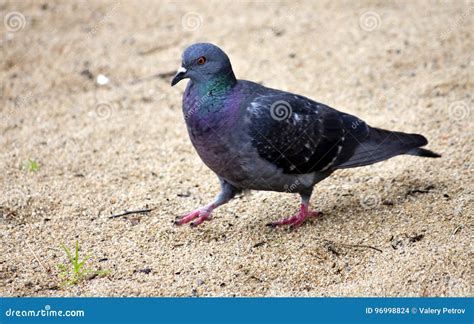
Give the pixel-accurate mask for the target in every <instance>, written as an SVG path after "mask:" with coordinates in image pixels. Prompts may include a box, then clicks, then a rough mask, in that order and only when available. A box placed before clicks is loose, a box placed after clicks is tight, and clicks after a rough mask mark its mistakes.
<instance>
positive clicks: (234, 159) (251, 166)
mask: <svg viewBox="0 0 474 324" xmlns="http://www.w3.org/2000/svg"><path fill="white" fill-rule="evenodd" d="M186 78H187V79H189V81H188V84H187V86H186V90H185V91H184V94H183V101H182V110H183V114H184V119H185V122H186V127H187V131H188V134H189V138H190V140H191V143H192V144H193V146H194V148H195V149H196V151H197V153H198V155H199V157H200V158H201V160H202V161H203V162H204V163H205V164H206V165H207V166H208V167H209V168H210V169H211V170H212V171H213V172H214V173H215V174H216V175H217V177H218V179H219V181H220V187H221V190H220V193H219V194H218V195H217V196H216V198H215V199H214V200H213V201H212V202H211V203H209V204H208V205H206V206H204V207H201V208H199V209H197V210H195V211H193V212H191V213H189V214H186V215H183V216H180V217H178V218H177V220H176V221H175V223H176V224H177V225H182V224H185V223H190V224H191V225H192V226H197V225H199V224H201V223H203V222H204V221H206V220H209V219H210V218H211V213H212V211H213V210H214V209H216V208H217V207H219V206H222V205H223V204H225V203H227V202H229V201H230V200H231V199H232V198H234V197H235V196H236V195H237V194H239V193H241V192H243V191H248V190H266V191H276V192H288V193H298V194H299V195H300V197H301V206H300V209H299V212H298V213H296V214H295V215H293V216H291V217H287V218H284V219H281V220H278V221H274V222H271V223H269V224H267V225H269V226H272V227H276V226H282V225H289V226H291V227H297V226H299V225H301V224H302V223H303V222H304V221H305V220H306V219H308V218H310V217H318V216H320V215H321V213H319V212H316V211H310V209H309V203H310V198H311V194H312V192H313V188H314V186H315V185H316V184H317V183H318V182H320V181H322V180H323V179H325V178H327V177H328V176H330V175H331V174H332V173H333V172H334V171H336V170H338V169H345V168H355V167H361V166H366V165H370V164H373V163H376V162H380V161H384V160H387V159H389V158H391V157H394V156H396V155H401V154H408V155H415V156H421V157H431V158H435V157H440V155H439V154H437V153H435V152H432V151H430V150H427V149H424V148H421V146H424V145H426V144H427V143H428V141H427V140H426V138H425V137H423V136H422V135H419V134H407V133H402V132H396V131H388V130H384V129H380V128H375V127H371V126H369V125H367V124H366V123H365V122H364V121H362V120H360V119H359V118H357V117H355V116H352V115H350V114H347V113H344V112H340V111H338V110H335V109H333V108H331V107H329V106H327V105H325V104H322V103H319V102H317V101H314V100H311V99H309V98H306V97H304V96H301V95H298V94H293V93H289V92H285V91H281V90H277V89H272V88H268V87H265V86H263V85H261V84H258V83H255V82H251V81H245V80H238V79H236V77H235V75H234V72H233V70H232V65H231V62H230V60H229V57H228V56H227V55H226V53H225V52H224V51H223V50H222V49H220V48H219V47H217V46H216V45H213V44H211V43H197V44H193V45H191V46H189V47H188V48H186V50H185V51H184V53H183V55H182V64H181V67H180V68H179V69H178V71H177V73H176V75H175V76H174V77H173V79H172V80H171V86H174V85H176V84H177V83H178V82H179V81H181V80H183V79H186Z"/></svg>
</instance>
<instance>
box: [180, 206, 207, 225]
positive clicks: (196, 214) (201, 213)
mask: <svg viewBox="0 0 474 324" xmlns="http://www.w3.org/2000/svg"><path fill="white" fill-rule="evenodd" d="M214 208H216V206H215V205H214V204H209V205H207V206H206V207H203V208H199V209H198V210H195V211H193V212H190V213H189V214H186V215H183V216H181V217H180V218H179V219H177V220H176V221H175V222H174V223H175V224H176V225H183V224H186V223H189V222H190V221H192V220H194V219H195V221H194V222H192V223H191V226H197V225H199V224H201V223H202V222H204V221H205V220H208V219H209V217H210V216H211V212H212V210H213V209H214Z"/></svg>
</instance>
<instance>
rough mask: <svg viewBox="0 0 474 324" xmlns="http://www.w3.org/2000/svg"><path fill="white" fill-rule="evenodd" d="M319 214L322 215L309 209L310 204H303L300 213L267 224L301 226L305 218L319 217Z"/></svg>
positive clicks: (272, 225) (273, 225)
mask: <svg viewBox="0 0 474 324" xmlns="http://www.w3.org/2000/svg"><path fill="white" fill-rule="evenodd" d="M319 216H321V213H320V212H316V211H309V210H308V205H306V204H301V209H300V211H299V213H298V214H296V215H293V216H291V217H288V218H284V219H282V220H279V221H276V222H271V223H268V224H267V226H271V227H277V226H282V225H291V227H292V228H295V227H298V226H300V225H301V224H302V223H303V222H304V220H305V219H307V218H310V217H319Z"/></svg>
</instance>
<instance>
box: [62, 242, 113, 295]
mask: <svg viewBox="0 0 474 324" xmlns="http://www.w3.org/2000/svg"><path fill="white" fill-rule="evenodd" d="M61 247H62V249H63V250H64V252H66V255H67V258H68V259H69V263H68V264H63V263H61V264H58V268H59V271H60V273H59V277H60V278H61V281H62V286H66V285H69V286H72V285H75V284H77V283H79V282H80V281H83V280H86V279H92V278H94V277H96V276H99V277H105V276H107V275H108V274H109V270H92V269H90V268H86V267H85V264H86V261H87V260H88V259H89V258H90V256H89V255H86V256H85V257H84V258H83V259H82V260H81V261H79V242H77V241H76V248H75V252H74V255H72V253H71V250H70V249H68V248H67V247H66V246H65V245H64V244H61Z"/></svg>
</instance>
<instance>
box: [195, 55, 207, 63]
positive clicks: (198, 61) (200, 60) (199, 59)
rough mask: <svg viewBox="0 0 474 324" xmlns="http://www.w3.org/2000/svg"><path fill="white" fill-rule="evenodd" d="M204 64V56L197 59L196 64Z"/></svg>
mask: <svg viewBox="0 0 474 324" xmlns="http://www.w3.org/2000/svg"><path fill="white" fill-rule="evenodd" d="M204 63H206V58H205V57H204V56H201V57H200V58H198V59H197V64H199V65H203V64H204Z"/></svg>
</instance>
